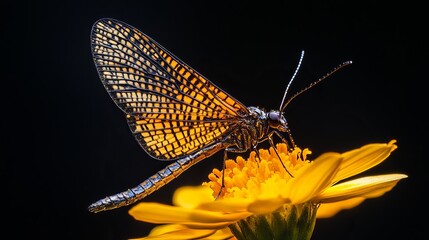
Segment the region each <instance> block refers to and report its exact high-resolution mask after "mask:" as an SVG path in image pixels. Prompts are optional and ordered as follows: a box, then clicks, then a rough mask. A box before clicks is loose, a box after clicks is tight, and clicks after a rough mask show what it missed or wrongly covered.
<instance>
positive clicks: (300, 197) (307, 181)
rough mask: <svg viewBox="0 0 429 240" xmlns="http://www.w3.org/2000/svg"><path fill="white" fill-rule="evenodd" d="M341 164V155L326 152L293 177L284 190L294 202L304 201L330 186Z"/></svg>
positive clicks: (286, 195)
mask: <svg viewBox="0 0 429 240" xmlns="http://www.w3.org/2000/svg"><path fill="white" fill-rule="evenodd" d="M340 164H341V155H340V154H336V153H325V154H322V155H321V156H320V157H318V158H317V159H315V160H314V162H313V163H312V164H311V165H308V166H305V167H306V168H305V169H304V170H303V171H300V172H299V174H298V175H297V176H295V177H294V178H291V179H290V180H289V181H288V183H287V187H286V189H285V192H284V195H283V196H284V197H285V198H289V199H290V200H291V202H292V204H299V203H304V202H307V201H309V200H310V199H312V198H313V197H314V196H315V195H317V194H319V193H320V192H321V191H323V190H324V189H326V188H327V187H329V186H330V184H331V181H332V178H333V176H334V174H335V173H336V172H337V171H338V167H339V166H340Z"/></svg>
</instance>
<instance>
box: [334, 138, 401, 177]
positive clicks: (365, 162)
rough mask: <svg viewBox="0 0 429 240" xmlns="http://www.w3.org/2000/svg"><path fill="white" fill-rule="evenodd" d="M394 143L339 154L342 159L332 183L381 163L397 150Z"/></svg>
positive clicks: (374, 145)
mask: <svg viewBox="0 0 429 240" xmlns="http://www.w3.org/2000/svg"><path fill="white" fill-rule="evenodd" d="M395 143H396V141H395V140H392V141H390V142H389V143H387V144H386V143H373V144H367V145H365V146H363V147H361V148H358V149H354V150H352V151H348V152H345V153H343V154H341V155H342V156H343V158H344V159H343V162H342V163H341V166H340V170H339V171H338V173H337V175H336V176H335V178H334V179H333V183H336V182H338V181H340V180H342V179H346V178H348V177H351V176H354V175H357V174H359V173H361V172H364V171H366V170H368V169H370V168H372V167H374V166H376V165H378V164H379V163H381V162H383V161H384V160H385V159H386V158H387V157H388V156H389V155H390V153H391V152H392V151H393V150H395V149H396V148H397V146H396V145H395Z"/></svg>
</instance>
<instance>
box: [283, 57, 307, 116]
mask: <svg viewBox="0 0 429 240" xmlns="http://www.w3.org/2000/svg"><path fill="white" fill-rule="evenodd" d="M303 58H304V50H302V51H301V57H300V58H299V62H298V66H297V67H296V69H295V72H294V73H293V75H292V78H291V79H290V80H289V83H288V84H287V87H286V90H285V93H284V95H283V99H282V102H281V103H280V108H279V110H281V109H284V108H285V106H283V103H284V101H285V99H286V95H287V91H288V90H289V87H290V85H291V84H292V81H293V80H294V79H295V76H296V74H297V73H298V70H299V68H300V67H301V63H302V59H303Z"/></svg>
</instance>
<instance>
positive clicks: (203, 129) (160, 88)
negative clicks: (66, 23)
mask: <svg viewBox="0 0 429 240" xmlns="http://www.w3.org/2000/svg"><path fill="white" fill-rule="evenodd" d="M91 42H92V52H93V57H94V61H95V64H96V67H97V70H98V73H99V75H100V78H101V80H102V82H103V84H104V86H105V88H106V90H107V91H108V92H109V94H110V96H111V97H112V99H113V100H114V101H115V103H116V104H117V105H118V107H119V108H120V109H122V110H123V111H124V112H125V113H126V114H127V119H128V124H129V126H130V128H131V131H132V132H133V134H134V136H135V137H136V139H137V140H138V142H139V143H140V145H141V146H142V147H143V149H145V151H146V152H147V153H148V154H149V155H151V156H152V157H154V158H156V159H160V160H173V159H177V158H180V157H183V156H185V155H188V154H192V153H194V152H196V151H198V150H199V149H202V148H203V147H205V146H207V145H209V144H211V143H213V142H215V141H221V140H222V137H223V136H225V134H227V133H229V132H230V131H232V130H233V129H234V128H235V127H236V126H237V124H238V122H239V121H240V119H241V118H242V117H243V116H244V115H245V114H247V113H248V110H247V108H246V107H245V106H244V105H243V104H241V103H240V102H239V101H237V100H236V99H234V98H233V97H231V96H230V95H229V94H227V93H226V92H224V91H223V90H222V89H220V88H218V87H217V86H215V85H214V84H213V83H211V82H210V81H209V80H208V79H206V78H205V77H203V76H202V75H201V74H199V73H198V72H197V71H195V70H194V69H192V68H191V67H189V66H188V65H186V64H185V63H184V62H182V61H181V60H180V59H178V58H177V57H175V56H174V55H173V54H172V53H170V52H169V51H167V50H166V49H165V48H163V47H162V46H161V45H160V44H158V43H156V42H155V41H154V40H153V39H151V38H150V37H148V36H147V35H145V34H144V33H142V32H141V31H139V30H138V29H136V28H134V27H132V26H130V25H128V24H126V23H123V22H121V21H118V20H115V19H101V20H99V21H97V22H96V23H95V24H94V26H93V29H92V34H91Z"/></svg>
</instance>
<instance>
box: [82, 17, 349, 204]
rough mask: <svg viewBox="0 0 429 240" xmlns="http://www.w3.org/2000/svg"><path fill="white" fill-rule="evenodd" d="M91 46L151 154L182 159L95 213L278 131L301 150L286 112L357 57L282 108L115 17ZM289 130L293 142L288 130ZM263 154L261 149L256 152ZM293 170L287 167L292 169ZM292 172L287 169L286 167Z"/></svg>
mask: <svg viewBox="0 0 429 240" xmlns="http://www.w3.org/2000/svg"><path fill="white" fill-rule="evenodd" d="M91 49H92V54H93V59H94V63H95V65H96V68H97V71H98V74H99V76H100V79H101V81H102V83H103V85H104V87H105V89H106V90H107V92H108V93H109V95H110V96H111V97H112V99H113V101H114V102H115V103H116V105H117V106H118V107H119V108H120V109H121V110H122V111H123V112H124V113H125V116H126V119H127V122H128V125H129V127H130V129H131V132H132V134H133V135H134V136H135V138H136V140H137V141H138V143H139V144H140V145H141V147H142V148H143V149H144V150H145V151H146V152H147V154H148V155H150V156H151V157H153V158H155V159H157V160H164V161H174V162H173V163H171V164H170V165H168V166H167V167H165V168H164V169H162V170H160V171H158V172H157V173H155V174H154V175H152V176H151V177H149V178H148V179H147V180H145V181H143V182H142V183H140V184H138V185H137V186H136V187H134V188H131V189H128V190H126V191H123V192H120V193H117V194H114V195H111V196H107V197H105V198H103V199H101V200H99V201H96V202H94V203H93V204H91V205H90V206H89V207H88V209H89V211H91V212H100V211H104V210H110V209H115V208H118V207H122V206H126V205H130V204H132V203H135V202H136V201H139V200H141V199H142V198H144V197H146V196H148V195H149V194H151V193H153V192H154V191H156V190H157V189H159V188H160V187H162V186H164V185H165V184H167V183H169V182H170V181H171V180H173V179H174V178H176V177H177V176H178V175H179V174H181V173H183V172H184V171H185V170H187V169H189V168H190V167H191V166H193V165H194V164H196V163H198V162H200V161H202V160H203V159H206V158H208V157H209V156H211V155H213V154H214V153H216V152H218V151H221V150H224V158H225V159H227V153H228V152H229V153H243V152H246V151H248V150H256V146H257V145H258V144H259V143H260V142H263V141H269V143H270V144H271V146H274V141H273V135H277V136H278V137H279V138H280V139H282V141H283V142H286V143H289V146H290V145H292V146H291V147H295V142H294V141H293V139H292V136H291V133H290V129H289V127H288V123H287V121H286V118H285V117H284V115H283V113H284V109H285V107H286V106H287V105H288V103H289V102H290V101H291V100H292V99H293V98H294V97H296V96H297V95H299V94H300V93H302V92H304V91H305V90H307V89H308V88H310V87H312V86H313V85H315V84H316V83H318V82H320V81H321V80H323V79H325V78H326V77H327V76H329V75H330V74H332V73H333V72H335V71H337V70H338V69H340V68H341V67H343V66H345V65H348V64H349V63H351V62H344V63H343V64H340V65H339V66H338V67H336V68H334V69H333V70H332V71H331V72H330V73H328V74H326V75H325V76H323V77H322V78H320V79H319V80H317V81H315V82H313V83H312V84H310V85H309V86H308V87H307V88H305V89H303V90H301V91H299V92H298V93H297V94H295V95H293V96H292V97H291V98H289V100H288V101H285V97H286V93H287V91H288V88H289V86H290V84H291V82H292V80H293V79H294V77H295V75H296V73H297V71H298V69H299V66H300V65H301V61H302V58H303V52H302V54H301V58H300V60H299V64H298V67H297V68H296V70H295V73H294V75H293V76H292V78H291V80H290V81H289V84H288V86H287V88H286V91H285V93H284V96H283V100H282V102H281V105H280V107H279V109H277V110H270V111H266V110H264V109H262V108H259V107H252V106H251V107H246V106H245V105H243V104H242V103H241V102H239V101H238V100H236V99H235V98H234V97H232V96H231V95H229V94H228V93H226V92H225V91H223V90H222V89H220V88H219V87H217V86H216V85H215V84H213V83H212V82H211V81H209V80H208V79H207V78H205V77H204V76H203V75H201V74H200V73H198V72H197V71H195V70H194V69H193V68H191V67H190V66H188V65H187V64H185V63H184V62H183V61H181V60H180V59H179V58H177V57H176V56H174V55H173V54H172V53H171V52H169V51H168V50H167V49H165V48H164V47H162V46H161V45H160V44H158V43H157V42H155V41H154V40H153V39H152V38H150V37H149V36H147V35H145V34H144V33H142V32H141V31H139V30H138V29H136V28H134V27H132V26H130V25H128V24H126V23H124V22H121V21H118V20H115V19H111V18H104V19H100V20H98V21H96V22H95V23H94V25H93V28H92V32H91ZM281 132H283V133H287V135H288V138H289V139H288V140H287V139H286V138H284V137H283V136H282V135H281ZM256 152H257V151H256ZM285 169H286V168H285ZM286 171H287V169H286Z"/></svg>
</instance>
